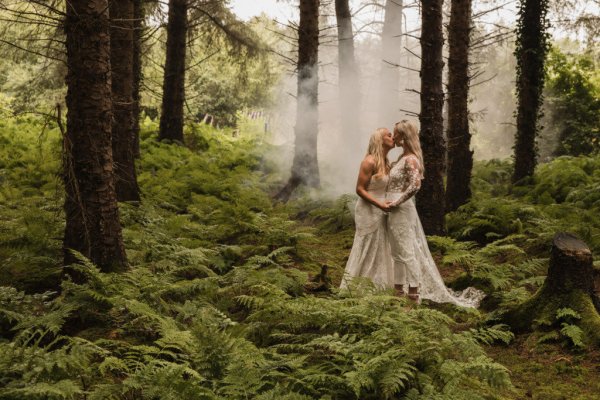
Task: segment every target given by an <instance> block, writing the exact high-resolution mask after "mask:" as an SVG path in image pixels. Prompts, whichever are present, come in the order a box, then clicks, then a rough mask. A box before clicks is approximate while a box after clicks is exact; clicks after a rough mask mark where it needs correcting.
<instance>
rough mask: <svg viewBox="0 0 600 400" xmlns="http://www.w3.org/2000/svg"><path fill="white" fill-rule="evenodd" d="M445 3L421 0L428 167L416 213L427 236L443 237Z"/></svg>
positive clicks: (424, 137)
mask: <svg viewBox="0 0 600 400" xmlns="http://www.w3.org/2000/svg"><path fill="white" fill-rule="evenodd" d="M442 3H443V0H421V16H422V17H421V21H422V22H421V112H420V114H419V121H420V123H421V133H420V138H421V146H422V148H423V161H424V163H425V179H424V180H423V182H422V183H421V190H420V191H419V193H418V194H417V209H418V210H419V216H420V217H421V222H422V223H423V229H424V230H425V233H426V234H428V235H441V234H443V233H444V230H445V227H444V212H445V205H444V204H445V195H444V170H445V168H444V167H445V158H446V157H445V155H446V143H445V139H444V126H443V114H442V111H443V107H444V91H443V87H442V71H443V69H444V60H443V58H442V48H443V46H444V34H443V32H442Z"/></svg>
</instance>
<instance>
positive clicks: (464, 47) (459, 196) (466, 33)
mask: <svg viewBox="0 0 600 400" xmlns="http://www.w3.org/2000/svg"><path fill="white" fill-rule="evenodd" d="M470 33H471V0H452V7H451V14H450V24H449V26H448V42H449V47H450V50H449V57H448V129H447V135H446V136H447V138H448V159H447V163H448V172H447V178H446V211H454V210H456V209H457V208H458V207H460V206H461V205H463V204H465V203H466V202H467V201H469V199H470V198H471V170H472V169H473V151H471V132H470V131H469V107H468V103H469V42H470Z"/></svg>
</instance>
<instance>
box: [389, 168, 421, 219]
mask: <svg viewBox="0 0 600 400" xmlns="http://www.w3.org/2000/svg"><path fill="white" fill-rule="evenodd" d="M418 163H419V162H418V161H417V160H416V159H414V158H412V157H410V158H407V159H406V162H405V163H404V176H405V179H406V183H405V184H404V185H403V188H402V193H401V194H400V196H399V197H398V198H397V199H396V201H394V202H393V203H392V204H390V206H391V207H396V206H398V205H400V204H402V203H404V202H405V201H406V200H408V199H410V198H411V197H412V196H414V195H415V193H417V192H418V191H419V189H420V188H421V173H420V172H419V167H418V165H419V164H418Z"/></svg>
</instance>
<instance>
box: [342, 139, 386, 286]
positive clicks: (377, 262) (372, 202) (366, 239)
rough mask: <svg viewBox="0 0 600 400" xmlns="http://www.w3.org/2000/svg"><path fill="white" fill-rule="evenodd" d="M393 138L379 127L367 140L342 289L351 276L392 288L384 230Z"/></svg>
mask: <svg viewBox="0 0 600 400" xmlns="http://www.w3.org/2000/svg"><path fill="white" fill-rule="evenodd" d="M392 148H394V139H393V138H392V134H391V132H390V131H389V130H388V129H387V128H379V129H377V130H376V131H375V132H374V133H373V134H372V135H371V138H370V140H369V148H368V150H367V154H366V156H365V158H364V160H363V161H362V162H361V164H360V170H359V173H358V181H357V183H356V193H357V194H358V195H359V196H360V198H359V199H358V202H357V203H356V207H355V212H354V221H355V225H356V233H355V235H354V243H353V244H352V250H351V251H350V256H349V258H348V262H347V263H346V269H345V271H344V277H343V278H342V284H341V288H347V287H348V284H349V283H350V281H351V280H352V278H354V277H365V278H369V279H371V281H373V283H375V285H377V286H379V287H382V288H383V287H385V288H389V287H393V279H394V275H393V269H392V257H391V253H390V247H389V242H388V240H387V230H386V212H387V211H389V207H388V206H387V205H386V203H385V189H386V186H387V184H388V172H389V168H390V165H389V161H388V159H387V154H388V152H389V151H390V150H391V149H392Z"/></svg>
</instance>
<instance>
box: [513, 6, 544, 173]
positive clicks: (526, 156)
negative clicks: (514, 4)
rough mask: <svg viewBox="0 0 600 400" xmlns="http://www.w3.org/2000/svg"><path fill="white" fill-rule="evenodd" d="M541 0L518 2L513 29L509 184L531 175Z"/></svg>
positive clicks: (540, 82)
mask: <svg viewBox="0 0 600 400" xmlns="http://www.w3.org/2000/svg"><path fill="white" fill-rule="evenodd" d="M546 12H547V2H546V1H545V0H522V3H521V5H520V10H519V22H518V24H519V27H518V28H517V45H516V50H515V56H516V58H517V98H518V105H517V134H516V141H515V170H514V174H513V182H515V183H516V182H518V181H520V180H522V179H524V178H527V177H531V176H533V173H534V170H535V166H536V164H537V149H536V143H535V142H536V136H537V132H538V130H539V125H538V122H539V119H540V117H541V114H540V108H541V105H542V102H543V99H542V91H543V89H544V62H545V59H546V53H547V48H546V41H547V38H546V35H547V34H546Z"/></svg>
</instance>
